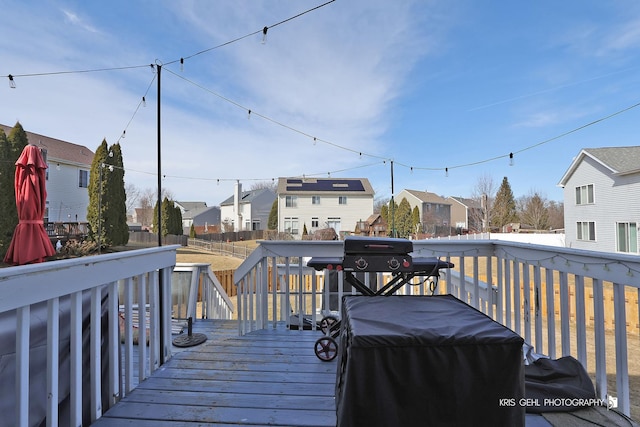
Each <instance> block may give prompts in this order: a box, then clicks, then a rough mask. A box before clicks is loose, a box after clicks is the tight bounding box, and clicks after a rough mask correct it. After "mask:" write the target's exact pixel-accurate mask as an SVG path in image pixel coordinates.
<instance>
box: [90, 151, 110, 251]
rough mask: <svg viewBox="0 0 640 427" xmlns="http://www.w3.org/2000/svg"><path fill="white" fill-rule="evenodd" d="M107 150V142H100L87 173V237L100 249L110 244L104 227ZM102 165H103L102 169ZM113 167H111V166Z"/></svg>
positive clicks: (107, 219)
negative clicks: (98, 245) (97, 244)
mask: <svg viewBox="0 0 640 427" xmlns="http://www.w3.org/2000/svg"><path fill="white" fill-rule="evenodd" d="M108 158H109V150H108V148H107V141H106V140H102V143H101V144H100V145H99V146H98V148H97V149H96V152H95V154H94V155H93V162H91V171H90V173H89V188H88V190H89V206H88V207H87V223H88V228H89V229H88V236H87V238H88V239H89V240H92V241H94V242H96V243H98V242H100V246H101V247H105V246H108V245H110V244H111V242H110V240H108V239H107V229H106V227H105V225H106V224H107V223H108V221H109V218H107V217H106V212H107V210H106V204H107V188H108V187H107V185H106V178H107V177H106V176H105V175H108V174H109V173H110V171H109V163H108V162H107V159H108ZM103 165H105V166H104V167H103ZM111 167H113V165H111Z"/></svg>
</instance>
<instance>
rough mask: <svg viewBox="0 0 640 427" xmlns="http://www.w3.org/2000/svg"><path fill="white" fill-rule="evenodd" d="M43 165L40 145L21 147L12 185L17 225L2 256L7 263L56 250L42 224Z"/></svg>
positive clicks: (26, 261) (44, 197)
mask: <svg viewBox="0 0 640 427" xmlns="http://www.w3.org/2000/svg"><path fill="white" fill-rule="evenodd" d="M46 168H47V164H46V163H45V162H44V159H43V158H42V154H41V153H40V149H39V148H38V147H36V146H35V145H27V146H26V147H24V150H22V154H21V155H20V158H19V159H18V161H16V177H15V183H14V185H15V190H16V205H17V208H18V225H17V226H16V229H15V231H14V232H13V238H12V239H11V244H10V245H9V250H8V251H7V254H6V255H5V257H4V262H6V263H7V264H12V265H23V264H29V263H34V262H42V261H44V259H45V258H46V257H48V256H51V255H53V254H55V253H56V251H55V249H54V248H53V245H52V244H51V240H50V239H49V236H48V235H47V233H46V231H45V230H44V225H43V218H44V209H45V206H46V201H47V189H46V177H45V169H46Z"/></svg>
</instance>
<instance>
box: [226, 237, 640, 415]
mask: <svg viewBox="0 0 640 427" xmlns="http://www.w3.org/2000/svg"><path fill="white" fill-rule="evenodd" d="M343 253H344V247H343V243H342V242H321V241H296V242H291V241H262V242H260V245H259V247H258V248H257V249H256V250H254V251H253V253H252V254H251V255H250V256H249V257H248V258H247V259H246V260H245V261H244V262H243V264H242V265H241V266H240V267H239V268H238V269H237V270H236V273H235V275H234V282H235V283H236V286H237V291H238V302H237V305H238V319H239V323H238V325H239V333H240V334H244V333H246V332H248V331H251V330H254V329H265V328H269V327H275V323H276V322H279V321H285V322H288V324H289V325H290V326H291V327H292V328H301V327H304V326H305V325H306V326H307V327H310V328H312V329H313V328H316V325H317V322H318V321H319V320H320V319H321V318H322V316H324V315H325V314H329V313H331V312H332V311H337V312H339V310H340V306H339V304H340V299H341V298H340V297H341V295H342V294H344V293H345V292H351V291H350V290H348V289H347V290H345V287H344V284H343V277H342V276H343V274H342V273H338V280H337V288H336V289H333V290H332V289H330V288H331V286H330V280H325V274H324V272H316V271H314V270H313V269H310V268H308V267H306V266H305V260H306V259H308V258H309V257H314V256H316V257H340V256H342V255H343ZM414 255H419V256H435V257H439V258H441V259H442V260H447V261H450V262H453V263H454V264H455V268H454V269H452V270H444V271H443V272H442V277H441V278H440V280H439V283H438V287H437V288H436V289H433V283H432V282H430V281H426V282H423V280H422V279H423V278H419V279H415V283H417V284H415V285H413V286H406V287H405V288H404V289H402V290H401V292H403V293H410V294H422V295H424V294H430V293H431V292H432V291H434V292H435V293H450V294H453V295H454V296H456V297H457V298H459V299H461V300H463V301H465V302H466V303H468V304H470V305H471V306H473V307H475V308H476V309H478V310H480V311H482V312H483V313H485V314H487V315H488V316H490V317H492V318H493V319H495V320H496V321H498V322H500V323H502V324H504V325H505V326H507V327H509V328H511V329H512V330H514V331H515V332H517V333H518V334H520V335H521V336H522V337H523V338H524V339H525V342H527V343H528V344H530V345H532V346H533V347H534V348H535V352H536V353H539V354H546V355H548V356H549V357H551V358H558V357H561V356H566V355H571V356H574V357H576V358H577V359H578V360H579V361H580V362H581V363H582V364H583V366H585V368H587V369H588V370H590V371H591V372H594V373H595V374H594V377H595V385H596V393H597V397H598V398H600V399H609V398H610V397H611V396H615V398H617V404H618V410H619V411H620V412H622V413H624V414H625V415H627V416H629V415H630V393H629V364H628V337H629V336H635V337H637V336H638V335H640V333H639V330H638V327H639V324H640V318H639V315H638V312H639V302H638V300H639V296H640V288H639V286H640V257H638V256H634V255H626V254H611V253H602V252H594V251H585V250H576V249H570V248H562V247H554V246H542V245H534V244H522V243H514V242H505V241H497V240H473V241H439V240H422V241H415V242H414ZM365 280H366V281H367V283H369V280H372V279H369V278H366V279H365ZM376 280H377V283H380V281H381V280H382V281H386V280H388V277H386V275H384V274H378V275H376ZM325 283H326V284H327V286H325ZM331 294H337V296H338V298H337V304H338V306H337V308H336V307H331V306H330V305H329V304H330V299H329V298H330V296H331ZM292 315H293V316H292ZM628 326H629V327H630V330H628ZM611 339H613V340H614V346H613V349H614V353H615V354H613V355H612V354H607V342H606V341H607V340H611ZM590 363H591V364H594V365H595V366H589V364H590ZM608 364H609V368H610V371H613V372H615V391H612V392H610V391H609V389H608V384H607V366H608ZM612 364H615V368H613V367H612V366H611V365H612ZM611 368H613V369H611ZM609 401H611V400H609Z"/></svg>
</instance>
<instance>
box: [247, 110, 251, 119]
mask: <svg viewBox="0 0 640 427" xmlns="http://www.w3.org/2000/svg"><path fill="white" fill-rule="evenodd" d="M250 118H251V110H247V120H249V119H250Z"/></svg>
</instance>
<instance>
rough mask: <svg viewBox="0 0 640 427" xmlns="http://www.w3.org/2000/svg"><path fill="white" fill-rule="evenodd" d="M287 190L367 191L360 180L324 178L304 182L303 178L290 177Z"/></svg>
mask: <svg viewBox="0 0 640 427" xmlns="http://www.w3.org/2000/svg"><path fill="white" fill-rule="evenodd" d="M287 184H297V185H290V186H287V191H350V192H352V191H365V190H364V185H363V184H362V181H360V180H344V179H323V180H314V181H308V182H303V181H302V180H301V179H295V180H293V179H288V180H287Z"/></svg>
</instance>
